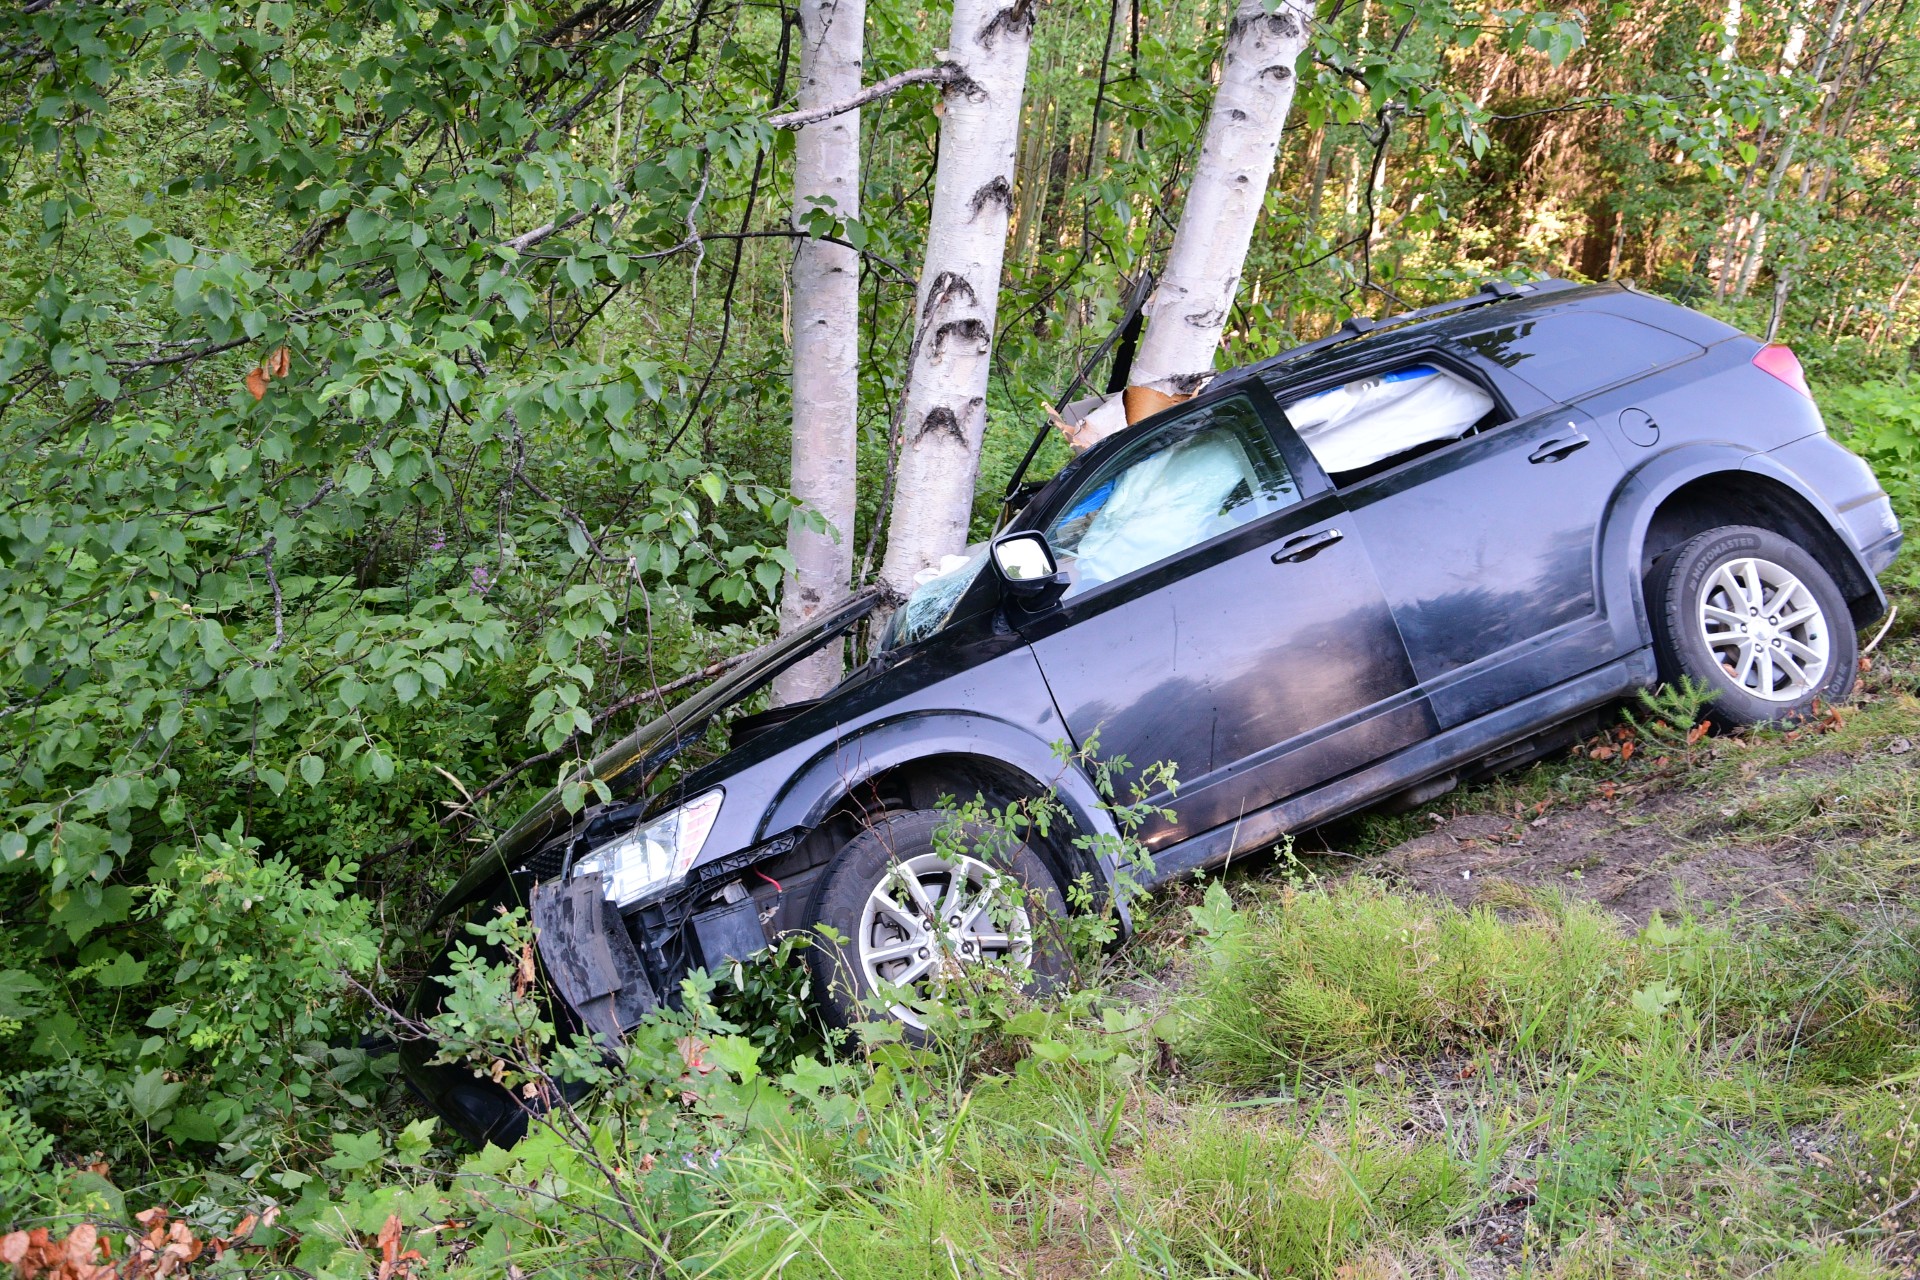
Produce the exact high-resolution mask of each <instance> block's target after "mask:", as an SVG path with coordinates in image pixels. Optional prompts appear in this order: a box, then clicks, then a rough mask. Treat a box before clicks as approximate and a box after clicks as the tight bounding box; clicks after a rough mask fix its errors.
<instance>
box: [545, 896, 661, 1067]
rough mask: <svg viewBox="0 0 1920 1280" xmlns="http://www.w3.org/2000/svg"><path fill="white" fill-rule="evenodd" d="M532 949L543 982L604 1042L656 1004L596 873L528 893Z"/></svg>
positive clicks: (624, 1030)
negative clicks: (536, 953)
mask: <svg viewBox="0 0 1920 1280" xmlns="http://www.w3.org/2000/svg"><path fill="white" fill-rule="evenodd" d="M532 915H533V930H534V934H533V936H534V945H535V946H536V947H538V948H539V949H540V960H541V963H542V964H543V965H545V967H546V972H547V979H548V981H550V982H552V983H553V985H554V988H555V989H556V990H557V991H558V992H559V993H560V997H561V998H562V999H563V1000H565V1001H566V1002H567V1004H568V1006H569V1007H570V1008H572V1009H573V1011H574V1012H575V1013H576V1014H578V1015H579V1016H580V1021H582V1022H583V1023H585V1024H586V1025H587V1028H588V1029H589V1030H591V1031H592V1032H594V1034H596V1035H598V1036H599V1037H600V1038H601V1039H602V1040H604V1041H605V1042H606V1043H608V1044H617V1043H619V1041H620V1038H621V1037H622V1036H623V1035H625V1034H626V1033H627V1031H628V1029H629V1028H631V1027H633V1026H634V1025H636V1024H637V1023H638V1022H639V1021H640V1020H641V1019H642V1018H644V1017H646V1016H647V1014H649V1013H651V1012H653V1010H654V1009H655V1008H657V1007H658V1006H659V1003H660V1002H659V1000H658V999H657V998H656V997H655V995H654V991H653V985H652V984H651V983H649V982H648V981H647V972H646V968H645V966H644V965H643V964H642V963H641V961H640V952H639V950H638V948H636V947H635V946H634V945H633V936H632V935H631V934H629V933H628V932H627V925H626V921H624V920H623V919H621V917H620V912H619V911H618V910H617V909H616V908H615V907H614V905H613V904H612V903H611V902H608V901H607V897H606V888H605V886H604V885H603V883H602V881H601V877H600V874H599V873H598V872H594V873H592V874H589V875H584V876H576V877H575V878H573V879H572V880H570V881H568V882H567V883H565V884H561V883H558V882H557V881H551V880H549V881H547V882H546V883H545V884H540V885H536V886H535V887H534V890H533V911H532Z"/></svg>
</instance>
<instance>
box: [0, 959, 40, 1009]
mask: <svg viewBox="0 0 1920 1280" xmlns="http://www.w3.org/2000/svg"><path fill="white" fill-rule="evenodd" d="M46 989H47V984H46V983H44V982H42V981H40V979H38V978H36V977H34V976H33V975H32V974H30V973H28V972H26V971H25V970H24V969H0V1022H25V1021H26V1020H27V1019H28V1018H31V1017H32V1016H33V1015H34V1014H36V1013H39V1012H40V1008H41V1006H40V1005H39V1004H37V1003H35V1002H33V1001H32V1000H29V999H28V997H29V996H36V995H39V994H40V993H41V992H42V991H45V990H46Z"/></svg>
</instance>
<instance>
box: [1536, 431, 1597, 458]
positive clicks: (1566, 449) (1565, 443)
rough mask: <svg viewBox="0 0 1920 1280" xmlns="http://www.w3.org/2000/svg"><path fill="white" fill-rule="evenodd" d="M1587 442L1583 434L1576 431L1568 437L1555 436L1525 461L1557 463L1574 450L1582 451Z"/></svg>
mask: <svg viewBox="0 0 1920 1280" xmlns="http://www.w3.org/2000/svg"><path fill="white" fill-rule="evenodd" d="M1588 443H1589V441H1588V439H1587V437H1586V434H1585V433H1584V432H1580V431H1576V432H1574V433H1573V434H1572V435H1570V436H1555V437H1554V438H1553V439H1551V440H1549V441H1547V442H1546V443H1545V444H1543V445H1541V446H1540V447H1539V448H1538V449H1535V450H1534V451H1533V452H1532V453H1530V454H1528V455H1527V461H1528V462H1533V463H1540V462H1558V461H1560V459H1562V458H1564V457H1566V456H1567V455H1568V454H1570V453H1572V452H1573V451H1574V450H1576V449H1584V448H1586V447H1587V445H1588Z"/></svg>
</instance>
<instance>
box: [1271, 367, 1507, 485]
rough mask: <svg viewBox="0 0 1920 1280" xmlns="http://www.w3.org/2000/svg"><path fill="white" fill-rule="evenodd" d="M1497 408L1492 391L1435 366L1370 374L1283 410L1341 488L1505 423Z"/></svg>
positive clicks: (1305, 397) (1290, 404) (1291, 403)
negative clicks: (1497, 421) (1486, 425)
mask: <svg viewBox="0 0 1920 1280" xmlns="http://www.w3.org/2000/svg"><path fill="white" fill-rule="evenodd" d="M1495 408H1496V406H1495V404H1494V400H1493V397H1492V396H1490V395H1488V394H1487V393H1486V391H1485V390H1484V389H1482V388H1481V387H1478V386H1476V385H1474V384H1473V383H1471V382H1469V381H1468V380H1467V379H1465V378H1463V377H1461V376H1460V375H1459V374H1457V373H1451V372H1449V371H1447V370H1445V369H1441V368H1438V367H1436V366H1434V365H1431V364H1411V365H1406V366H1403V367H1401V368H1398V369H1390V370H1388V371H1387V372H1385V373H1372V374H1368V375H1367V376H1366V377H1364V378H1359V379H1356V380H1355V381H1352V382H1347V383H1343V384H1341V385H1339V386H1335V387H1326V388H1323V389H1321V390H1319V391H1316V392H1314V393H1313V394H1311V395H1307V396H1302V397H1300V398H1299V399H1297V400H1289V401H1287V402H1286V403H1285V404H1284V405H1282V406H1281V409H1282V411H1283V412H1284V413H1285V414H1286V415H1287V422H1288V424H1289V425H1291V426H1292V427H1293V429H1294V431H1295V432H1297V433H1298V434H1299V436H1300V439H1301V440H1302V441H1303V442H1304V443H1305V444H1306V446H1307V448H1308V449H1310V450H1312V451H1313V456H1314V460H1315V461H1317V462H1318V463H1319V464H1320V466H1321V468H1322V469H1323V470H1325V471H1326V473H1327V474H1328V475H1329V476H1331V477H1333V482H1334V483H1335V484H1336V485H1338V486H1340V487H1341V488H1345V487H1346V486H1348V485H1350V484H1352V483H1354V482H1355V481H1356V480H1357V479H1361V478H1364V477H1366V476H1370V475H1376V474H1378V473H1379V472H1380V471H1382V470H1385V469H1386V468H1389V467H1394V466H1398V465H1399V464H1400V463H1401V462H1404V461H1406V460H1407V459H1408V458H1410V457H1414V456H1416V455H1418V454H1421V453H1426V452H1429V451H1431V450H1433V449H1437V448H1439V447H1441V446H1442V445H1445V444H1447V443H1449V442H1451V441H1454V440H1458V439H1459V438H1460V437H1462V436H1464V435H1466V434H1467V433H1468V432H1470V431H1473V430H1474V429H1475V428H1476V427H1479V426H1481V425H1482V424H1483V423H1485V422H1487V421H1489V420H1491V419H1493V418H1495V417H1497V416H1498V415H1497V414H1496V413H1495Z"/></svg>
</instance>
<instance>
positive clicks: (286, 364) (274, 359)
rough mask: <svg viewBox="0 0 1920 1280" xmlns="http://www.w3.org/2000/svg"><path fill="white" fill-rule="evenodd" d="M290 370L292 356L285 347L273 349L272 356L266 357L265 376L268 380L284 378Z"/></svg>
mask: <svg viewBox="0 0 1920 1280" xmlns="http://www.w3.org/2000/svg"><path fill="white" fill-rule="evenodd" d="M292 368H293V355H292V353H290V352H289V351H288V350H287V349H286V348H285V347H276V348H274V352H273V354H272V355H270V356H268V357H267V376H268V377H270V378H284V377H286V376H287V373H288V372H289V371H290V370H291V369H292Z"/></svg>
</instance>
